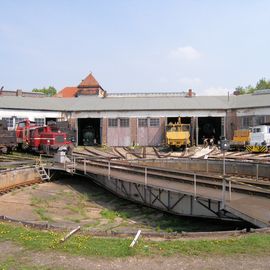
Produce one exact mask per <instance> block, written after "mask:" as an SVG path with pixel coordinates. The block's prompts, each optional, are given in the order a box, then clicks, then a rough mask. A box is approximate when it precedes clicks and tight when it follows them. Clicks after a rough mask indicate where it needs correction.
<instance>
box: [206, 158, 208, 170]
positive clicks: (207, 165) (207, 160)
mask: <svg viewBox="0 0 270 270" xmlns="http://www.w3.org/2000/svg"><path fill="white" fill-rule="evenodd" d="M206 172H207V173H208V159H206Z"/></svg>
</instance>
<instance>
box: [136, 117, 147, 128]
mask: <svg viewBox="0 0 270 270" xmlns="http://www.w3.org/2000/svg"><path fill="white" fill-rule="evenodd" d="M138 125H139V127H147V126H148V124H147V118H140V119H138Z"/></svg>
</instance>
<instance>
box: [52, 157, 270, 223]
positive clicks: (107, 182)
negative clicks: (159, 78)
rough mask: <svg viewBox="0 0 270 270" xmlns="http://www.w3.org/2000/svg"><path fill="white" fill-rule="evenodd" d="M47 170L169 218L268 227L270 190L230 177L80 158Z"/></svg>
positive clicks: (269, 220)
mask: <svg viewBox="0 0 270 270" xmlns="http://www.w3.org/2000/svg"><path fill="white" fill-rule="evenodd" d="M72 164H73V168H71V167H72ZM50 169H55V170H65V171H68V172H70V173H72V174H79V175H84V176H87V177H90V178H91V179H92V180H94V181H95V182H96V183H98V184H99V185H101V186H103V187H104V188H106V189H108V190H110V191H111V192H113V193H115V194H117V195H118V196H120V197H123V198H126V199H128V200H131V201H134V202H137V203H142V204H145V205H148V206H150V207H154V208H157V209H160V210H162V211H167V212H171V213H173V214H178V215H186V216H196V217H207V218H216V219H225V220H226V219H230V220H240V219H242V220H245V221H248V222H250V223H252V224H254V225H256V226H258V227H268V226H270V189H263V188H259V187H257V186H256V187H252V186H251V185H250V184H249V185H246V186H245V185H244V186H243V184H238V183H236V181H235V180H233V179H230V178H227V179H226V181H225V180H222V177H221V176H220V177H217V178H215V179H214V178H213V180H212V182H213V183H212V184H211V177H210V176H207V175H205V176H203V175H199V174H192V173H188V172H186V173H185V174H182V173H181V172H180V171H179V173H177V172H176V171H170V170H168V169H158V168H149V167H148V168H147V167H143V166H131V165H130V164H126V165H125V164H124V163H120V162H117V161H110V160H108V161H104V160H103V161H98V160H93V159H88V158H78V157H73V161H72V162H71V163H69V164H68V166H66V165H65V164H55V165H54V167H50ZM234 178H235V177H234Z"/></svg>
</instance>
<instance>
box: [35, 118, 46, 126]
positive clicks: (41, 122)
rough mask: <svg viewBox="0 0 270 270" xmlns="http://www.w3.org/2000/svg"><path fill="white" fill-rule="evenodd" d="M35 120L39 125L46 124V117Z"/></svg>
mask: <svg viewBox="0 0 270 270" xmlns="http://www.w3.org/2000/svg"><path fill="white" fill-rule="evenodd" d="M35 122H36V125H37V126H44V124H45V120H44V118H35Z"/></svg>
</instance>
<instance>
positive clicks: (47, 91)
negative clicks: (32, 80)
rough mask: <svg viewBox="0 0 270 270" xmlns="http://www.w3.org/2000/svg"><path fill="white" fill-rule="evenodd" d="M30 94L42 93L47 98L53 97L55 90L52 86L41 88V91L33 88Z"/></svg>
mask: <svg viewBox="0 0 270 270" xmlns="http://www.w3.org/2000/svg"><path fill="white" fill-rule="evenodd" d="M32 92H36V93H43V94H45V95H46V96H48V97H51V96H54V95H55V94H56V93H57V91H56V89H55V88H54V87H53V86H49V87H48V88H45V87H43V88H41V89H38V88H34V89H33V90H32Z"/></svg>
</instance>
